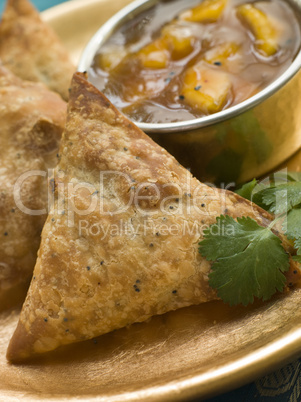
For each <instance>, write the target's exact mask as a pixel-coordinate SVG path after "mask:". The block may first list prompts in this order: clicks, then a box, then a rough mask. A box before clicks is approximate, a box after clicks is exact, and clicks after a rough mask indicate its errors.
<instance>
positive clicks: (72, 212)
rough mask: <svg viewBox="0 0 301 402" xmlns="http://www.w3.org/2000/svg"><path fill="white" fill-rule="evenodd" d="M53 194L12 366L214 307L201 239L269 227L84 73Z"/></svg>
mask: <svg viewBox="0 0 301 402" xmlns="http://www.w3.org/2000/svg"><path fill="white" fill-rule="evenodd" d="M53 189H54V191H55V202H54V205H53V206H52V208H51V210H50V214H49V216H48V219H47V221H46V224H45V226H44V229H43V232H42V241H41V246H40V250H39V253H38V259H37V263H36V266H35V270H34V274H33V275H34V276H33V279H32V282H31V285H30V289H29V292H28V295H27V299H26V301H25V303H24V305H23V309H22V312H21V316H20V320H19V323H18V326H17V329H16V331H15V333H14V335H13V337H12V340H11V342H10V345H9V348H8V353H7V357H8V359H9V360H11V361H18V360H21V359H23V358H27V357H29V356H32V355H35V354H39V353H43V352H47V351H50V350H53V349H56V348H57V347H59V346H61V345H65V344H69V343H73V342H78V341H81V340H85V339H90V338H93V337H96V336H98V335H101V334H104V333H107V332H109V331H112V330H115V329H117V328H121V327H124V326H126V325H128V324H131V323H135V322H142V321H144V320H146V319H148V318H149V317H151V316H152V315H155V314H163V313H165V312H167V311H169V310H174V309H177V308H180V307H184V306H189V305H192V304H199V303H201V302H206V301H208V300H212V299H215V298H216V293H215V291H214V290H212V289H211V288H210V287H209V285H208V272H209V270H210V263H209V262H208V261H206V260H205V259H204V258H202V257H201V256H200V254H199V253H198V242H199V241H200V237H201V229H202V228H204V225H208V224H212V223H214V222H215V220H216V216H217V215H220V214H222V213H227V214H229V215H231V216H233V217H238V216H242V215H249V216H251V217H253V218H255V219H256V220H257V221H258V222H259V223H261V224H264V225H266V224H268V223H269V222H270V221H271V216H270V215H269V214H268V213H267V212H265V211H263V210H262V209H260V208H259V207H257V206H255V205H252V204H251V203H250V202H249V201H247V200H245V199H243V198H241V197H239V196H238V195H236V194H233V193H231V192H227V191H222V190H219V189H215V188H211V187H208V186H206V185H204V184H201V183H200V182H199V181H198V180H197V179H195V178H193V177H192V176H191V174H190V173H189V172H188V171H187V170H186V169H185V168H184V167H182V166H181V165H180V164H179V163H178V162H177V161H176V160H175V159H174V158H173V157H172V156H171V155H170V154H169V153H168V152H167V151H165V150H164V149H163V148H161V147H160V146H159V145H157V144H156V143H154V142H153V141H152V140H151V139H150V138H149V137H148V136H147V135H146V134H144V133H143V132H142V131H141V130H140V129H139V128H137V127H136V126H135V125H134V124H133V123H131V122H130V121H129V120H127V119H126V118H125V117H124V116H122V115H121V113H119V112H118V111H117V109H116V108H115V107H114V106H112V104H111V103H110V102H109V101H108V100H107V99H106V98H105V96H104V95H102V94H101V93H100V92H99V91H98V90H97V89H96V88H94V87H93V86H92V85H91V84H90V83H89V82H87V80H86V78H85V76H84V75H83V74H81V73H76V74H75V75H74V78H73V81H72V85H71V93H70V99H69V106H68V112H67V124H66V129H65V132H64V135H63V139H62V144H61V152H60V162H59V164H58V166H57V168H56V172H55V183H54V184H53ZM291 264H292V267H291V268H292V269H293V268H294V263H293V262H292V263H291ZM295 276H298V277H299V278H300V275H295Z"/></svg>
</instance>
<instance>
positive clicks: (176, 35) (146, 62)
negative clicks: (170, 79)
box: [138, 24, 194, 69]
mask: <svg viewBox="0 0 301 402" xmlns="http://www.w3.org/2000/svg"><path fill="white" fill-rule="evenodd" d="M193 42H194V37H193V36H191V34H190V31H189V29H188V28H187V27H183V26H180V25H176V24H169V25H167V26H165V27H164V28H163V29H162V32H161V36H160V37H159V38H158V39H157V40H155V41H153V42H151V43H149V44H148V45H146V46H144V47H143V48H142V49H141V50H140V51H139V52H138V57H139V58H140V61H141V63H142V65H143V66H144V67H145V68H153V69H160V68H166V67H167V66H168V64H169V62H170V60H180V59H182V58H184V57H186V56H187V55H188V54H190V53H191V52H192V51H193V49H194V48H193Z"/></svg>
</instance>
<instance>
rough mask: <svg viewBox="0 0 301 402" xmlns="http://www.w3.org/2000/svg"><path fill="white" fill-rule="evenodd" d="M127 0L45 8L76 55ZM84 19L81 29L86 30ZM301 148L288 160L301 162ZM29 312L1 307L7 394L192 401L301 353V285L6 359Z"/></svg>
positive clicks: (3, 395)
mask: <svg viewBox="0 0 301 402" xmlns="http://www.w3.org/2000/svg"><path fill="white" fill-rule="evenodd" d="M126 3H127V1H125V0H122V1H121V0H120V1H115V2H111V1H109V0H102V1H100V0H86V1H85V2H82V1H81V0H74V1H70V2H67V3H64V4H62V5H61V6H58V7H55V8H53V9H50V10H48V11H47V12H45V13H44V14H43V17H44V19H45V20H47V21H48V22H49V23H50V24H51V25H52V26H53V27H54V28H55V30H56V31H57V32H58V34H59V35H60V37H61V38H62V40H63V41H64V43H65V45H66V46H67V48H69V49H70V51H71V53H72V56H73V58H74V60H75V61H76V60H77V59H78V56H79V54H80V52H81V50H82V48H83V47H84V44H85V42H86V41H87V40H88V38H89V37H90V36H91V34H92V33H93V32H94V31H95V29H96V28H97V27H98V26H99V25H100V24H101V23H102V22H104V21H105V20H106V19H107V18H108V17H109V16H110V13H111V14H113V13H115V12H116V11H117V9H118V8H120V7H122V6H123V5H125V4H126ZM79 27H80V29H79ZM300 160H301V154H299V155H296V156H295V157H294V158H293V160H292V162H289V164H288V165H287V164H286V165H285V166H288V167H289V168H290V169H291V168H296V169H299V166H300ZM18 314H19V310H18V309H16V310H12V311H4V312H2V313H1V315H0V339H1V341H0V377H1V381H0V400H3V401H6V402H11V401H19V400H22V401H31V402H32V401H34V400H39V401H54V400H55V401H89V402H90V401H99V402H100V401H106V402H113V401H114V402H116V401H145V402H147V401H160V402H163V401H177V400H178V401H187V400H188V398H192V397H198V398H206V397H209V396H212V395H215V394H218V393H221V392H225V391H227V390H229V389H231V388H235V387H238V386H240V385H242V384H244V383H247V382H250V381H252V380H254V379H256V378H258V377H260V376H262V375H263V374H265V373H267V372H269V371H274V370H275V369H276V368H277V367H279V366H281V365H283V364H284V363H285V362H287V361H289V360H292V359H295V358H297V357H298V356H299V355H300V354H301V325H300V322H301V289H299V288H297V289H295V290H293V291H291V292H289V293H287V294H282V295H278V296H277V297H274V298H273V299H272V300H270V301H269V302H266V303H257V304H254V305H252V307H249V308H245V307H228V306H226V305H224V304H223V303H222V302H211V303H206V304H203V305H200V306H194V307H189V308H184V309H181V310H178V311H174V312H170V313H168V314H165V315H162V316H156V317H153V318H152V319H151V320H149V321H148V322H145V323H141V324H134V325H132V326H131V327H129V328H123V329H121V330H118V331H115V332H112V333H109V334H107V335H104V336H102V337H99V338H97V339H95V340H91V341H87V342H83V343H78V344H74V345H70V346H69V347H66V348H65V349H64V350H59V351H57V352H55V353H52V354H49V355H48V356H46V355H45V356H42V357H40V358H39V359H38V360H36V361H33V362H31V363H28V364H24V365H10V364H9V363H7V361H6V358H5V352H6V348H7V345H8V342H9V339H10V337H11V335H12V333H13V331H14V329H15V326H16V323H17V319H18Z"/></svg>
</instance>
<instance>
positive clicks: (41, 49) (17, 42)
mask: <svg viewBox="0 0 301 402" xmlns="http://www.w3.org/2000/svg"><path fill="white" fill-rule="evenodd" d="M0 59H1V60H2V62H3V64H4V65H5V66H6V67H7V68H9V69H10V70H11V71H12V72H13V73H14V74H15V75H17V76H18V77H21V78H22V79H24V80H28V81H34V82H43V83H44V84H46V85H47V86H48V87H49V88H50V89H51V90H53V91H55V92H57V93H59V94H60V95H61V96H62V98H63V99H65V100H67V99H68V88H69V86H70V81H71V77H72V74H73V73H74V71H75V67H74V66H73V64H72V63H71V61H70V59H69V56H68V54H67V51H66V50H65V49H64V47H63V45H62V44H61V42H60V40H59V38H58V37H57V35H56V34H55V33H54V31H53V30H52V29H51V28H50V27H49V26H48V25H47V24H45V23H44V22H43V21H42V20H41V18H40V16H39V13H38V11H37V10H36V9H35V8H34V7H33V6H32V4H31V3H30V2H29V1H28V0H8V1H7V5H6V8H5V10H4V13H3V15H2V20H1V24H0Z"/></svg>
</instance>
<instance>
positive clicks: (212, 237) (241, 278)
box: [199, 216, 289, 305]
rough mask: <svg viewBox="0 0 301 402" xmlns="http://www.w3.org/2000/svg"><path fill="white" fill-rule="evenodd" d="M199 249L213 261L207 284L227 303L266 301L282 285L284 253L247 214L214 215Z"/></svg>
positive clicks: (285, 267)
mask: <svg viewBox="0 0 301 402" xmlns="http://www.w3.org/2000/svg"><path fill="white" fill-rule="evenodd" d="M199 251H200V253H201V254H202V255H203V256H204V257H206V258H207V260H209V261H214V263H213V265H212V272H211V273H210V274H209V285H210V286H211V287H212V288H214V289H217V294H218V296H219V297H220V298H221V299H222V300H223V301H224V302H226V303H229V304H230V305H235V304H239V303H242V304H243V305H247V304H249V303H252V302H253V300H254V297H258V298H261V299H262V300H267V299H269V298H270V297H271V296H272V295H273V294H274V293H275V292H276V291H277V290H279V291H282V290H283V288H284V285H285V282H286V279H285V276H284V275H283V272H285V271H287V270H288V269H289V257H288V254H287V253H286V252H285V251H284V249H283V247H282V245H281V240H280V239H279V238H278V237H277V236H276V235H274V234H273V232H271V230H270V229H268V228H264V227H262V226H259V225H258V224H257V222H256V221H254V220H253V219H251V218H249V217H247V218H245V217H244V218H238V219H237V221H235V220H234V219H233V218H231V217H229V216H220V217H218V218H217V222H216V224H214V225H211V226H210V227H209V228H208V229H206V230H205V231H204V240H202V241H201V242H200V247H199Z"/></svg>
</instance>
